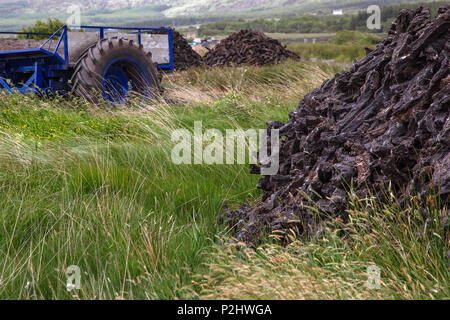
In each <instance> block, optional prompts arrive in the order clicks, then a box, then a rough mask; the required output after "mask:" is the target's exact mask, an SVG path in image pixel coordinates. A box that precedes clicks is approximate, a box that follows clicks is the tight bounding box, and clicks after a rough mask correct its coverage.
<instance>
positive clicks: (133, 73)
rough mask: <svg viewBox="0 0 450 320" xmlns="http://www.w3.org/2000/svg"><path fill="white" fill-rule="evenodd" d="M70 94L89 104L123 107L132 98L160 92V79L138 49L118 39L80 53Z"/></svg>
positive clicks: (152, 65)
mask: <svg viewBox="0 0 450 320" xmlns="http://www.w3.org/2000/svg"><path fill="white" fill-rule="evenodd" d="M71 84H72V93H73V94H75V95H77V96H80V97H83V98H85V99H87V100H88V101H91V102H94V103H95V102H98V101H99V99H104V100H106V101H109V102H112V103H126V102H127V101H128V100H129V99H130V97H131V96H132V95H133V93H134V94H137V95H138V96H141V97H144V98H150V97H152V96H154V95H156V94H159V93H160V92H161V78H160V77H159V73H158V70H157V69H156V66H155V64H154V63H153V61H152V59H151V53H146V52H145V51H144V50H143V47H142V45H138V44H136V43H135V42H134V41H133V40H128V39H124V38H120V37H112V38H105V39H102V40H100V41H98V42H97V43H95V44H93V45H92V46H90V47H89V48H88V49H86V50H85V51H84V53H83V54H82V55H81V57H80V58H79V59H78V62H77V63H76V65H75V70H74V73H73V76H72V81H71Z"/></svg>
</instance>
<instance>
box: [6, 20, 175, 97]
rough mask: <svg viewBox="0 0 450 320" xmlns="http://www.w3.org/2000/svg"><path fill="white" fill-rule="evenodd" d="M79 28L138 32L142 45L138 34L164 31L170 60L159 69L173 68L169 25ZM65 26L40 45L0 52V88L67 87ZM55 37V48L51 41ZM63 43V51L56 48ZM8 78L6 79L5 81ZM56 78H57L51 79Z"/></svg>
mask: <svg viewBox="0 0 450 320" xmlns="http://www.w3.org/2000/svg"><path fill="white" fill-rule="evenodd" d="M80 28H81V29H94V30H99V33H100V38H101V39H103V38H104V37H105V30H108V29H114V30H127V31H133V33H137V34H138V42H139V44H142V38H141V35H142V34H143V33H152V31H153V32H154V31H163V32H164V31H165V32H167V34H168V38H169V53H170V63H169V64H163V65H159V66H158V68H160V69H170V70H173V69H174V60H173V39H172V37H173V33H172V29H170V28H129V27H106V26H81V27H80ZM68 30H69V27H68V26H62V27H61V28H60V29H59V30H57V31H56V32H55V33H53V34H52V35H49V38H48V39H47V40H46V41H45V42H44V43H43V44H42V45H41V46H40V47H39V48H35V49H25V50H12V51H0V91H6V93H13V92H14V91H18V92H20V93H22V94H25V93H45V94H47V93H51V92H57V91H64V90H67V89H68V86H69V85H68V81H69V78H70V76H71V75H70V72H69V70H70V67H71V66H70V65H69V40H68ZM1 34H25V35H26V36H27V39H29V38H30V36H32V35H46V36H48V34H43V33H30V32H1ZM57 38H59V39H58V43H57V44H56V47H55V49H54V50H52V49H51V47H52V43H53V41H54V40H55V41H56V40H57ZM62 43H64V54H63V55H62V56H61V55H60V54H59V53H58V51H59V49H60V47H61V44H62ZM7 79H8V80H7ZM54 79H59V80H54Z"/></svg>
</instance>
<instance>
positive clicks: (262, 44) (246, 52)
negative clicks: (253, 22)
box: [203, 30, 300, 67]
mask: <svg viewBox="0 0 450 320" xmlns="http://www.w3.org/2000/svg"><path fill="white" fill-rule="evenodd" d="M289 58H291V59H296V60H298V59H300V57H299V56H298V55H297V54H295V53H294V52H291V51H289V50H287V49H286V48H285V47H284V46H283V45H282V44H281V43H280V42H279V41H278V40H275V39H272V38H269V37H268V36H266V35H265V34H263V33H261V32H255V31H249V30H241V31H239V32H237V33H234V34H232V35H231V36H229V37H228V38H226V39H224V40H222V41H221V42H220V43H219V44H218V45H217V46H216V47H215V48H214V49H212V50H211V51H209V52H208V53H207V54H206V55H205V56H204V57H203V61H204V62H205V64H206V65H207V66H210V67H215V66H232V65H242V64H252V65H259V66H262V65H267V64H277V63H280V62H284V61H286V60H287V59H289Z"/></svg>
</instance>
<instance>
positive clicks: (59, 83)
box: [0, 26, 174, 103]
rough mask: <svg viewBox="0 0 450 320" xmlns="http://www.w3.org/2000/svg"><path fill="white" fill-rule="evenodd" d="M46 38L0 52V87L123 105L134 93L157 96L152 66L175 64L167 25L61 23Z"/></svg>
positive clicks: (158, 78) (156, 78)
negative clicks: (75, 26)
mask: <svg viewBox="0 0 450 320" xmlns="http://www.w3.org/2000/svg"><path fill="white" fill-rule="evenodd" d="M3 33H4V32H3ZM8 33H11V34H20V33H19V32H8ZM33 35H36V34H29V33H28V34H27V38H30V36H31V37H32V36H33ZM48 36H49V37H48V39H47V40H46V41H44V43H43V44H42V45H40V47H36V48H29V49H20V50H9V51H0V90H2V91H4V92H6V93H7V94H12V93H15V92H18V93H21V94H27V93H37V94H51V93H56V92H57V93H70V92H71V93H73V94H75V95H77V96H81V97H84V98H86V99H88V100H90V101H93V102H95V101H98V100H99V99H100V98H103V99H105V100H108V101H111V102H114V103H124V102H126V101H127V100H128V99H129V97H130V96H131V93H133V92H136V93H137V94H140V95H143V96H146V97H148V96H151V95H153V94H156V93H157V92H158V91H160V90H161V86H160V81H161V78H160V74H159V72H158V71H157V69H170V70H173V68H174V61H173V42H172V29H166V28H121V27H104V26H101V27H99V26H81V30H80V31H75V32H72V31H70V28H69V27H68V26H63V27H61V28H60V29H59V30H58V31H56V32H55V33H54V34H52V35H48ZM0 41H2V39H1V38H0Z"/></svg>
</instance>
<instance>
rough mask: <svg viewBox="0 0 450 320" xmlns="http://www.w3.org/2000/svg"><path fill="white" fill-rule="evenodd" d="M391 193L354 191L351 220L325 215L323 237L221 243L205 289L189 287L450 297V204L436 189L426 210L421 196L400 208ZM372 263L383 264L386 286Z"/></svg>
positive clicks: (267, 294)
mask: <svg viewBox="0 0 450 320" xmlns="http://www.w3.org/2000/svg"><path fill="white" fill-rule="evenodd" d="M387 191H388V192H387V194H386V197H385V199H384V203H380V202H379V201H377V200H375V198H374V197H371V196H369V197H367V198H358V197H356V196H355V195H354V193H353V192H350V193H349V196H350V199H351V200H350V202H349V204H348V211H347V212H348V215H349V221H348V222H346V223H344V222H343V221H342V220H339V219H337V220H331V221H323V227H324V228H323V231H322V233H321V235H320V236H314V237H309V238H302V239H301V240H299V239H298V237H297V236H296V235H295V233H293V234H292V235H288V237H289V238H291V243H290V244H289V245H288V246H287V247H282V246H280V245H276V244H266V245H263V246H261V247H259V248H257V249H256V250H252V249H248V248H246V247H242V246H241V245H240V244H237V245H234V244H226V243H224V244H223V245H222V246H217V247H216V252H215V253H214V254H213V255H212V256H211V258H210V261H209V263H208V265H209V272H207V273H204V274H202V275H200V276H198V278H197V280H196V282H195V288H201V289H200V290H199V289H197V290H195V291H192V289H191V288H192V287H186V291H187V292H191V293H192V295H193V296H194V297H197V298H202V299H236V298H239V299H448V298H449V297H450V267H449V258H450V257H449V256H448V255H449V254H450V252H449V248H450V237H449V236H450V235H449V234H447V235H445V234H444V230H443V225H444V224H443V222H444V219H445V215H446V212H447V210H448V208H447V207H445V206H444V207H443V208H442V205H443V204H442V203H439V199H435V197H434V196H433V195H432V194H430V195H429V197H428V199H429V201H428V203H429V205H428V207H427V208H425V209H423V204H419V201H418V197H411V198H410V199H409V201H408V203H407V205H406V206H404V207H400V206H399V205H398V203H399V201H398V200H397V198H396V197H395V196H394V195H393V194H392V193H391V192H389V188H387ZM310 212H311V214H313V215H316V214H318V213H319V211H318V210H317V209H316V208H314V207H311V208H310ZM223 246H225V249H224V247H223ZM369 267H372V268H373V267H377V268H379V271H380V277H379V280H380V281H379V287H377V285H376V282H375V281H373V280H371V279H373V276H374V274H373V273H371V270H370V269H369ZM369 281H370V282H369ZM199 292H200V293H199Z"/></svg>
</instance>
